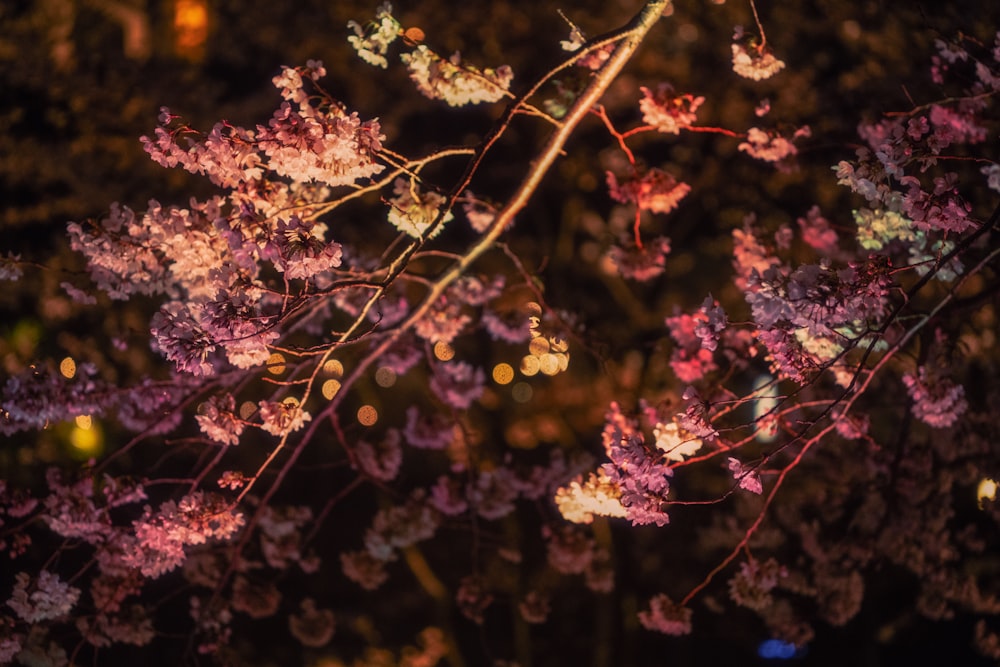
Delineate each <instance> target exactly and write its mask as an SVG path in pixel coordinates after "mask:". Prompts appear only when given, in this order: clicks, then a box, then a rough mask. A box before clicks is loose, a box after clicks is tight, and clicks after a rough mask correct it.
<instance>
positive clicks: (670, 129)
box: [639, 83, 705, 134]
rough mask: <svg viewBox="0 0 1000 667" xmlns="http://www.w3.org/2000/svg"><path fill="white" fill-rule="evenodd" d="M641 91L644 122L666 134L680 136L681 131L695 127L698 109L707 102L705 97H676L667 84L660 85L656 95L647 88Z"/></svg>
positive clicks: (642, 87) (640, 104) (643, 87)
mask: <svg viewBox="0 0 1000 667" xmlns="http://www.w3.org/2000/svg"><path fill="white" fill-rule="evenodd" d="M639 90H641V91H642V99H641V100H639V109H640V110H641V111H642V120H643V122H645V123H646V124H647V125H652V126H653V127H655V128H656V129H657V130H658V131H660V132H664V133H666V134H680V131H681V130H683V129H685V128H688V127H691V126H692V125H694V123H695V121H696V120H697V119H698V116H697V113H696V112H697V110H698V107H700V106H701V105H702V103H704V101H705V98H704V97H695V96H694V95H674V89H673V87H672V86H670V84H666V83H662V84H660V85H659V86H658V87H657V89H656V92H655V93H654V92H652V91H650V90H649V88H646V87H645V86H641V87H640V88H639Z"/></svg>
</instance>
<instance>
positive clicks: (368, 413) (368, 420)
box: [358, 405, 378, 426]
mask: <svg viewBox="0 0 1000 667" xmlns="http://www.w3.org/2000/svg"><path fill="white" fill-rule="evenodd" d="M358 421H359V422H360V423H361V425H362V426H371V425H372V424H374V423H375V422H377V421H378V410H376V409H375V408H373V407H372V406H370V405H362V406H361V407H360V408H358Z"/></svg>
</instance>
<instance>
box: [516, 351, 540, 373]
mask: <svg viewBox="0 0 1000 667" xmlns="http://www.w3.org/2000/svg"><path fill="white" fill-rule="evenodd" d="M540 366H541V365H540V364H539V363H538V357H533V356H531V355H530V354H529V355H527V356H526V357H524V358H522V359H521V373H522V374H524V375H527V376H528V377H531V376H532V375H536V374H537V373H538V369H539V368H540Z"/></svg>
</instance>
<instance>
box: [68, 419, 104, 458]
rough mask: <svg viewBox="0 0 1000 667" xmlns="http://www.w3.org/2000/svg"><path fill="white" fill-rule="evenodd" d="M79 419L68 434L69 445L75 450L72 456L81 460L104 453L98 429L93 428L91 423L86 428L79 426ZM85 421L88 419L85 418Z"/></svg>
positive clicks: (102, 441)
mask: <svg viewBox="0 0 1000 667" xmlns="http://www.w3.org/2000/svg"><path fill="white" fill-rule="evenodd" d="M81 416H83V415H81ZM79 419H80V417H77V423H76V424H75V425H74V426H73V428H72V430H70V432H69V444H70V446H71V447H72V448H73V449H74V450H75V451H74V455H79V456H81V457H83V458H93V457H95V456H99V455H100V454H101V453H102V452H103V451H104V440H103V438H102V437H101V431H100V429H98V428H95V427H94V424H93V423H92V422H91V423H90V424H88V425H87V426H86V427H83V426H80V423H79ZM87 419H90V417H89V416H87Z"/></svg>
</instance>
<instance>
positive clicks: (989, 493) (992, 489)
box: [976, 477, 997, 509]
mask: <svg viewBox="0 0 1000 667" xmlns="http://www.w3.org/2000/svg"><path fill="white" fill-rule="evenodd" d="M996 499H997V483H996V482H995V481H994V480H992V479H990V478H989V477H984V478H983V479H982V480H981V481H980V482H979V488H978V489H976V500H977V501H978V502H979V509H983V501H984V500H989V501H991V502H992V501H994V500H996Z"/></svg>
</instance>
